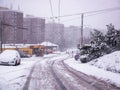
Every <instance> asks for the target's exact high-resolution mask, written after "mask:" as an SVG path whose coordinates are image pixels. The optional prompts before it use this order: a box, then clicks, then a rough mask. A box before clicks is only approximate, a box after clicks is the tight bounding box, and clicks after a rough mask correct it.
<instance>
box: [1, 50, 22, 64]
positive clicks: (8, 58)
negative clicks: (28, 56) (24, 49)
mask: <svg viewBox="0 0 120 90" xmlns="http://www.w3.org/2000/svg"><path fill="white" fill-rule="evenodd" d="M20 63H21V57H20V54H19V52H18V51H17V50H5V51H3V52H2V53H1V54H0V64H5V65H14V66H16V65H19V64H20Z"/></svg>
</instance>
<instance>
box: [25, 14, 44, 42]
mask: <svg viewBox="0 0 120 90" xmlns="http://www.w3.org/2000/svg"><path fill="white" fill-rule="evenodd" d="M24 28H26V30H24V34H23V39H24V43H30V44H38V43H41V42H43V41H44V40H45V19H42V18H37V17H32V16H26V17H25V18H24Z"/></svg>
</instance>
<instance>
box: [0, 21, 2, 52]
mask: <svg viewBox="0 0 120 90" xmlns="http://www.w3.org/2000/svg"><path fill="white" fill-rule="evenodd" d="M0 39H1V40H0V52H2V21H1V23H0Z"/></svg>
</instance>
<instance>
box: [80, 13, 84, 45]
mask: <svg viewBox="0 0 120 90" xmlns="http://www.w3.org/2000/svg"><path fill="white" fill-rule="evenodd" d="M83 18H84V14H83V13H82V14H81V40H80V41H81V43H80V45H81V46H83Z"/></svg>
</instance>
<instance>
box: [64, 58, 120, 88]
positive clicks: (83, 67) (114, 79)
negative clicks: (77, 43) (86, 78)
mask: <svg viewBox="0 0 120 90" xmlns="http://www.w3.org/2000/svg"><path fill="white" fill-rule="evenodd" d="M64 62H65V63H66V64H68V65H69V66H70V67H72V68H73V69H75V70H77V71H80V72H83V73H85V74H87V75H91V76H94V77H96V78H98V79H101V80H104V81H106V82H110V83H111V84H114V85H117V86H118V87H120V74H118V73H113V72H110V71H106V70H104V69H100V68H97V67H95V66H92V65H90V64H88V63H86V64H83V63H80V62H79V63H78V61H75V60H74V59H73V58H72V59H68V60H66V61H64ZM101 64H104V63H101Z"/></svg>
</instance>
